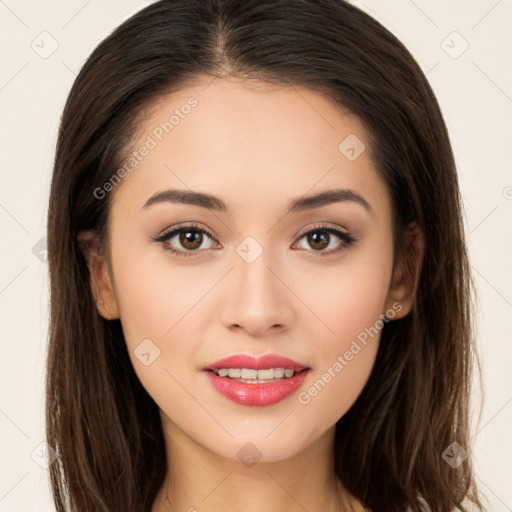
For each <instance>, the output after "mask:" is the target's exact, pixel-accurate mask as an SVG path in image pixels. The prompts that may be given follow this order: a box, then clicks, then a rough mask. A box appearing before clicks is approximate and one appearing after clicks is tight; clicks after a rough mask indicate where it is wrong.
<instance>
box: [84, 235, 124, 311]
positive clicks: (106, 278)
mask: <svg viewBox="0 0 512 512" xmlns="http://www.w3.org/2000/svg"><path fill="white" fill-rule="evenodd" d="M77 240H78V244H79V247H80V250H81V251H82V253H83V254H84V257H85V259H86V261H87V265H88V267H89V276H90V284H91V291H92V295H93V297H94V300H95V301H96V307H97V308H98V313H99V314H100V315H101V316H102V317H103V318H106V319H107V320H115V319H117V318H119V317H120V315H119V307H118V304H117V299H116V295H115V292H114V288H113V286H112V281H111V277H110V274H109V271H108V265H107V259H106V256H105V254H104V252H105V251H104V250H103V248H102V247H101V244H100V240H99V237H98V235H97V233H96V232H95V231H94V230H90V231H81V232H80V233H79V234H78V237H77Z"/></svg>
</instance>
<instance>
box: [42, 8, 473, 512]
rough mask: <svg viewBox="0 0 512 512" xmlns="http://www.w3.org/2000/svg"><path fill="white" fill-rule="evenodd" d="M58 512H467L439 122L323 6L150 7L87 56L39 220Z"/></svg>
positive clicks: (449, 177)
mask: <svg viewBox="0 0 512 512" xmlns="http://www.w3.org/2000/svg"><path fill="white" fill-rule="evenodd" d="M48 261H49V268H50V279H51V324H50V339H49V355H48V370H47V372H48V374H47V397H46V398H47V441H48V443H49V444H50V445H51V446H53V447H55V449H56V450H57V453H58V455H59V458H58V459H57V461H56V462H55V463H54V464H52V466H50V478H51V485H52V491H53V496H54V500H55V504H56V507H57V510H68V509H69V510H73V511H86V510H87V511H90V510H95V511H102V512H103V511H104V512H106V511H125V512H126V511H148V512H164V511H169V510H172V511H174V510H188V511H194V510H208V511H212V512H213V511H217V510H226V509H227V508H229V509H230V510H253V511H262V510H265V511H266V512H272V511H274V510H283V509H285V510H292V511H295V510H309V511H313V510H328V511H348V510H353V511H362V510H371V511H374V512H375V511H397V510H402V511H405V510H410V511H420V510H422V511H423V510H429V511H430V510H431V511H434V510H435V511H451V510H463V508H462V504H463V502H464V500H467V501H469V502H471V503H473V504H474V505H476V506H477V507H479V509H480V510H482V505H481V503H480V499H479V497H478V492H477V490H476V488H475V486H474V477H473V472H472V467H471V462H470V457H468V452H469V451H470V447H469V436H468V414H469V412H468V401H469V396H468V392H469V391H468V390H469V383H470V380H471V367H472V366H471V365H472V357H473V352H472V350H473V345H472V330H471V328H472V323H471V304H470V292H471V277H470V273H469V265H468V261H467V255H466V248H465V241H464V232H463V222H462V218H461V201H460V197H459V190H458V183H457V174H456V169H455V163H454V159H453V154H452V150H451V147H450V143H449V139H448V134H447V131H446V127H445V125H444V122H443V119H442V116H441V113H440V110H439V106H438V104H437V101H436V99H435V97H434V94H433V92H432V90H431V88H430V86H429V85H428V83H427V81H426V78H425V76H424V74H423V73H422V72H421V70H420V68H419V66H418V65H417V64H416V62H415V61H414V59H413V58H412V56H411V55H410V54H409V52H408V51H407V50H406V49H405V48H404V46H403V45H402V44H401V43H400V42H399V41H398V40H397V39H396V38H395V37H394V36H393V35H392V34H390V33H389V31H387V30H386V29H385V28H384V27H382V25H380V24H379V23H378V22H376V21H375V20H373V19H372V18H370V17H369V16H367V15H366V14H364V13H363V12H362V11H360V10H358V9H357V8H355V7H353V6H350V5H349V4H347V3H345V2H344V1H341V0H321V1H315V2H313V1H306V0H302V1H299V2H297V1H291V0H279V1H270V0H264V1H261V0H259V1H255V0H254V1H253V0H249V1H247V0H245V1H240V0H193V1H185V0H181V1H180V0H164V1H160V2H157V3H155V4H153V5H151V6H149V7H147V8H146V9H144V10H142V11H140V12H139V13H137V14H136V15H134V16H133V17H132V18H130V19H129V20H127V21H126V22H124V23H123V24H122V25H121V26H120V27H118V28H117V29H116V30H115V31H114V32H113V33H112V34H111V35H110V36H108V37H107V38H106V39H105V40H104V41H103V42H102V43H101V44H100V45H99V46H98V47H97V48H96V49H95V51H94V52H93V53H92V55H91V56H90V57H89V59H88V60H87V62H86V63H85V65H84V67H83V69H82V70H81V72H80V73H79V75H78V77H77V79H76V81H75V83H74V85H73V88H72V90H71V92H70V95H69V98H68V101H67V103H66V106H65V109H64V113H63V117H62V123H61V128H60V133H59V140H58V147H57V154H56V159H55V167H54V174H53V179H52V186H51V197H50V207H49V216H48Z"/></svg>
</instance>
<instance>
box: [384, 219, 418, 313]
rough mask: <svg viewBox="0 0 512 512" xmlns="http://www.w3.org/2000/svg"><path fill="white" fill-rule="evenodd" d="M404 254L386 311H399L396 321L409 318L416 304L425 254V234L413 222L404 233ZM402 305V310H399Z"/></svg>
mask: <svg viewBox="0 0 512 512" xmlns="http://www.w3.org/2000/svg"><path fill="white" fill-rule="evenodd" d="M404 237H405V239H404V245H403V250H402V254H401V255H400V257H399V258H397V262H396V264H395V269H394V272H393V277H392V279H391V285H390V289H389V292H388V298H387V303H386V311H387V310H388V309H389V308H393V306H395V307H394V308H393V309H396V310H397V314H396V315H395V317H394V318H395V319H399V318H403V317H405V316H407V315H408V314H409V313H410V311H411V309H412V307H413V304H414V300H415V297H416V292H417V289H418V283H419V279H420V274H421V268H422V265H423V257H424V253H425V240H424V236H423V232H422V231H421V229H420V228H419V226H418V223H417V222H411V223H410V224H409V226H407V228H406V230H405V233H404ZM397 304H400V306H401V307H400V308H397V306H396V305H397Z"/></svg>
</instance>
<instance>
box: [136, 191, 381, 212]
mask: <svg viewBox="0 0 512 512" xmlns="http://www.w3.org/2000/svg"><path fill="white" fill-rule="evenodd" d="M340 202H354V203H356V204H359V205H360V206H362V207H363V208H365V209H366V210H367V211H368V212H369V213H370V214H372V215H374V214H375V212H374V210H373V208H372V207H371V206H370V204H369V203H368V201H366V199H364V197H362V196H361V195H359V194H358V193H357V192H354V191H353V190H349V189H335V190H326V191H325V192H320V193H318V194H315V195H311V196H302V197H298V198H295V199H292V200H291V201H290V203H289V205H288V213H299V212H303V211H306V210H314V209H317V208H321V207H322V206H327V205H329V204H333V203H340ZM158 203H174V204H191V205H193V206H199V207H201V208H206V209H208V210H212V211H218V212H222V213H227V212H228V211H229V208H228V207H227V205H226V203H225V202H224V201H223V200H222V199H220V198H218V197H216V196H213V195H211V194H205V193H203V192H192V191H188V190H179V189H169V190H163V191H160V192H155V193H154V194H153V195H152V196H151V197H150V198H149V199H148V200H147V201H146V203H145V204H144V206H143V207H142V208H141V210H144V209H145V208H149V207H150V206H151V205H154V204H158Z"/></svg>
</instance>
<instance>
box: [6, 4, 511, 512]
mask: <svg viewBox="0 0 512 512" xmlns="http://www.w3.org/2000/svg"><path fill="white" fill-rule="evenodd" d="M148 3H149V2H140V1H136V0H109V1H108V2H107V1H103V2H100V1H99V0H89V1H87V0H80V1H79V0H72V1H70V0H67V1H64V0H60V1H56V0H51V1H47V2H37V1H35V0H33V1H23V0H0V52H1V64H2V65H1V66H0V111H1V123H0V140H1V149H2V151H1V153H0V155H1V164H0V226H1V245H0V247H1V252H0V258H1V260H0V261H1V264H0V315H1V316H0V336H1V352H0V378H1V386H0V512H17V511H19V512H21V511H23V512H28V511H30V512H33V511H36V510H37V511H42V512H45V511H53V510H54V507H53V506H52V503H51V500H50V494H49V489H48V481H47V470H46V469H44V468H42V467H40V465H39V464H38V462H39V461H41V460H43V457H42V452H41V447H40V443H41V442H42V441H43V440H44V409H43V389H44V364H45V350H46V334H47V326H48V321H47V315H48V276H47V264H46V263H45V261H44V255H45V253H44V240H43V241H42V242H41V240H42V239H43V238H44V237H45V229H46V208H47V197H48V191H49V182H50V175H51V166H52V159H53V152H54V149H55V141H56V135H57V128H58V123H59V118H60V113H61V110H62V108H63V105H64V101H65V99H66V96H67V94H68V92H69V89H70V87H71V84H72V82H73V80H74V78H75V75H76V73H77V72H78V70H79V69H80V67H81V65H82V64H83V62H84V60H85V59H86V58H87V56H88V55H89V54H90V52H91V51H92V50H93V48H94V47H95V46H96V45H97V43H98V42H99V41H100V40H101V39H103V38H104V37H105V36H106V35H107V34H108V33H109V32H110V31H111V30H112V29H113V28H114V27H115V26H117V25H118V24H119V23H120V22H122V21H123V20H124V19H125V18H127V17H128V16H129V15H131V14H132V13H134V12H135V11H137V10H138V9H139V8H141V7H143V6H145V5H147V4H148ZM353 3H355V4H358V5H360V6H362V7H363V8H364V9H365V10H367V12H369V13H370V14H371V15H372V16H374V17H376V18H377V19H379V20H380V21H381V22H382V23H384V25H386V26H387V27H388V28H389V29H390V30H391V31H392V32H393V33H395V34H396V35H397V36H398V37H399V38H400V39H401V40H402V41H403V42H404V43H405V45H406V46H407V47H408V48H409V49H410V51H411V52H412V53H413V55H414V56H415V57H416V59H417V60H418V62H419V64H420V65H421V67H422V68H423V69H424V70H425V72H427V73H428V78H429V80H430V82H431V84H432V86H433V88H434V91H435V93H436V95H437V97H438V99H439V102H440V104H441V108H442V110H443V113H444V116H445V119H446V122H447V125H448V128H449V131H450V133H451V138H452V142H453V146H454V149H455V153H456V158H457V163H458V168H459V173H460V184H461V189H462V195H463V198H464V205H465V210H466V222H467V230H468V235H469V243H470V256H471V262H472V267H473V269H474V272H475V276H476V281H477V285H478V292H479V304H478V320H479V324H478V334H479V350H480V354H481V358H482V362H483V368H484V385H485V401H484V405H483V409H482V416H481V418H480V419H478V417H475V420H474V428H473V438H474V443H475V445H474V457H475V461H476V469H477V473H478V480H479V482H480V485H481V488H482V491H483V492H484V494H485V495H486V497H487V499H488V501H489V504H490V506H489V510H490V511H493V512H505V511H511V510H512V486H511V485H510V483H511V482H512V470H511V466H512V464H511V462H512V461H511V458H512V450H511V447H512V439H511V427H510V426H511V425H512V385H511V383H512V377H511V371H510V367H511V365H512V339H511V335H510V332H511V327H512V326H511V319H512V268H511V265H512V237H511V234H512V230H511V219H512V172H511V161H512V76H511V75H512V71H511V69H512V68H511V66H510V63H511V62H512V58H511V57H512V55H511V54H512V51H511V46H512V37H511V29H512V1H511V0H500V1H497V0H473V1H455V0H444V1H442V0H414V1H413V0H365V1H364V2H355V1H354V2H353ZM43 32H47V33H48V34H42V33H43ZM454 32H457V34H454ZM57 44H58V47H57V48H56V49H55V51H54V52H53V53H52V54H51V55H48V54H49V53H50V52H51V50H52V49H53V48H52V45H53V46H55V45H57ZM466 45H467V46H468V47H467V49H465V47H466ZM464 49H465V51H463V50H464ZM43 57H44V58H43ZM473 390H474V395H475V405H478V401H477V400H476V398H478V396H479V390H478V382H475V385H474V387H473ZM105 428H108V426H105ZM444 448H445V447H442V446H440V447H439V452H440V454H441V452H442V451H443V450H444ZM309 512H315V511H309Z"/></svg>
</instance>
